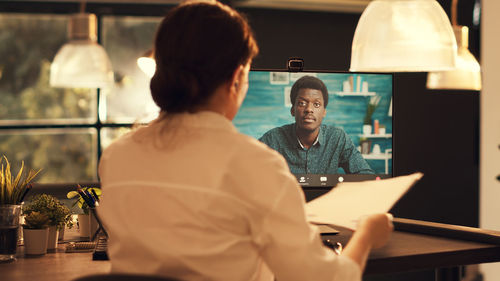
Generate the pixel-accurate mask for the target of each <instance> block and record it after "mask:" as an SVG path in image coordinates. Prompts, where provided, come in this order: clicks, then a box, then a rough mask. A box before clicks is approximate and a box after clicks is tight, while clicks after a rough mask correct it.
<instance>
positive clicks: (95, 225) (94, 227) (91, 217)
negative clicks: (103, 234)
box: [89, 213, 99, 239]
mask: <svg viewBox="0 0 500 281" xmlns="http://www.w3.org/2000/svg"><path fill="white" fill-rule="evenodd" d="M89 224H90V232H89V234H90V235H89V237H90V239H92V237H94V234H95V232H96V231H97V228H98V227H99V225H98V223H97V220H96V218H95V216H94V214H92V213H90V215H89Z"/></svg>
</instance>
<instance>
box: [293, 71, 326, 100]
mask: <svg viewBox="0 0 500 281" xmlns="http://www.w3.org/2000/svg"><path fill="white" fill-rule="evenodd" d="M300 89H314V90H318V91H321V93H322V94H323V100H324V103H325V107H326V106H327V105H328V89H327V88H326V86H325V83H323V81H321V79H318V78H316V77H314V76H302V77H300V78H299V79H298V80H297V81H295V83H293V86H292V89H291V90H290V101H291V103H292V105H295V100H296V99H297V95H298V94H299V91H300Z"/></svg>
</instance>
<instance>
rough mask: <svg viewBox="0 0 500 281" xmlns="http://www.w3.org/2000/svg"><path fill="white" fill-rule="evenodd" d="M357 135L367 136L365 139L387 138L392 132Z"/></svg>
mask: <svg viewBox="0 0 500 281" xmlns="http://www.w3.org/2000/svg"><path fill="white" fill-rule="evenodd" d="M359 136H360V137H362V138H367V139H389V138H392V134H369V135H364V134H361V135H359Z"/></svg>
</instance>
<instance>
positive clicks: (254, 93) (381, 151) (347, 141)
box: [233, 70, 393, 186]
mask: <svg viewBox="0 0 500 281" xmlns="http://www.w3.org/2000/svg"><path fill="white" fill-rule="evenodd" d="M291 93H292V94H293V95H292V97H291V96H290V94H291ZM392 97H393V75H392V74H388V73H355V72H326V71H321V72H307V71H301V72H288V71H279V70H251V71H250V74H249V88H248V93H247V96H246V98H245V100H244V102H243V104H242V106H241V108H240V110H239V112H238V114H237V115H236V117H235V118H234V120H233V123H234V124H235V126H236V127H237V128H238V130H239V131H240V132H241V133H243V134H247V135H249V136H251V137H254V138H256V139H259V140H260V141H262V142H264V143H266V144H267V145H269V146H270V147H271V148H273V149H275V150H277V151H278V152H280V153H281V154H282V155H283V156H284V157H285V159H286V160H287V162H288V165H289V167H290V171H291V172H292V173H293V174H295V175H296V177H297V180H298V181H299V183H300V184H301V185H303V186H333V185H335V184H336V183H337V182H338V181H343V180H345V181H357V180H366V179H373V178H376V177H381V178H386V177H390V176H392V165H393V163H392V159H393V150H392V149H393V148H392V146H393V141H392V132H393V131H392V128H393V121H392V120H393V119H392V112H393V108H392ZM292 99H293V101H292Z"/></svg>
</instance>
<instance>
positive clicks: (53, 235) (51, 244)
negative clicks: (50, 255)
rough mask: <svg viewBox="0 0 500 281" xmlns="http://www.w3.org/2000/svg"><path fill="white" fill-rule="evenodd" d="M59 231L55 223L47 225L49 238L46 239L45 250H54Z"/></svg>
mask: <svg viewBox="0 0 500 281" xmlns="http://www.w3.org/2000/svg"><path fill="white" fill-rule="evenodd" d="M58 236H59V231H58V230H57V227H56V226H55V225H51V226H49V238H48V240H47V250H55V249H56V248H57V237H58Z"/></svg>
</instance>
